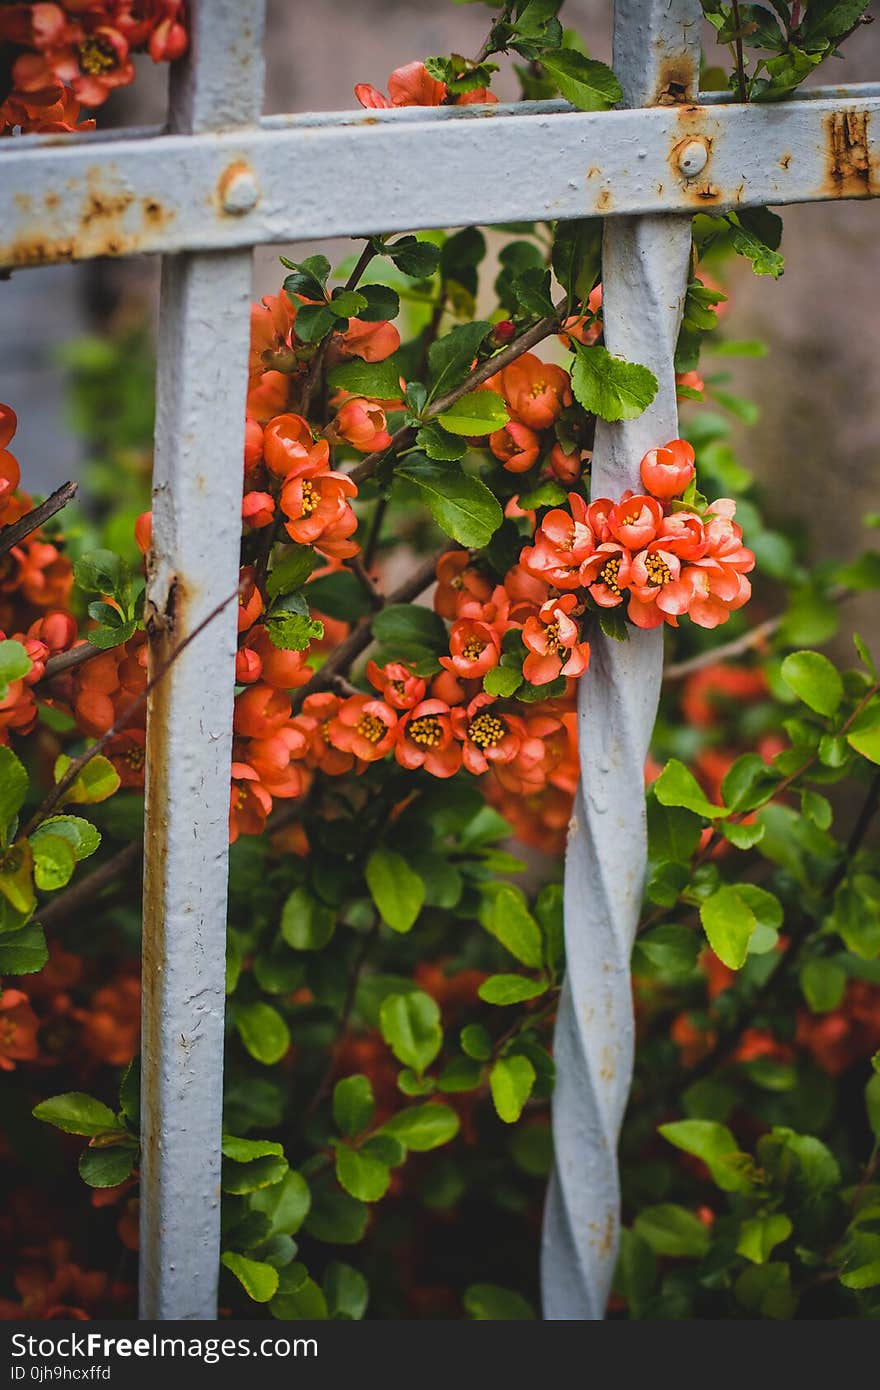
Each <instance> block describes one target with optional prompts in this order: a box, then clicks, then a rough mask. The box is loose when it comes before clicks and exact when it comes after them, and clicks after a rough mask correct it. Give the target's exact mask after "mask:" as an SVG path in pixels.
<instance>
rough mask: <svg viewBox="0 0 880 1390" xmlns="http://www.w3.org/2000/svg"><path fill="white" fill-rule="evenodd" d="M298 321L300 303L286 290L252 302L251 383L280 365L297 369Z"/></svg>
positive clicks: (274, 370) (249, 363) (253, 384)
mask: <svg viewBox="0 0 880 1390" xmlns="http://www.w3.org/2000/svg"><path fill="white" fill-rule="evenodd" d="M295 323H296V306H295V305H294V304H293V302H292V300H291V299H290V298H289V297H288V296H287V294H285V292H284V291H283V290H282V292H281V293H280V294H267V295H264V297H263V298H262V299H261V300H260V302H259V304H252V305H251V344H250V356H249V358H248V376H249V382H250V386H251V387H254V386H256V385H257V384H258V383H259V381H260V378H261V377H262V376H263V374H264V373H265V372H269V371H271V372H276V371H278V370H279V368H281V369H283V370H284V371H295V370H296V353H295V350H294V325H295ZM285 388H286V383H285ZM258 418H259V417H258Z"/></svg>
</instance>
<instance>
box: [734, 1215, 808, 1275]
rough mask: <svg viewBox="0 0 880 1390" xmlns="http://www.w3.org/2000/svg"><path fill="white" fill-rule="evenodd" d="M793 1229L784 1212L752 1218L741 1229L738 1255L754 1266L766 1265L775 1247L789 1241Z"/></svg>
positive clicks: (737, 1248)
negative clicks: (743, 1256)
mask: <svg viewBox="0 0 880 1390" xmlns="http://www.w3.org/2000/svg"><path fill="white" fill-rule="evenodd" d="M793 1229H794V1228H793V1226H792V1224H791V1222H790V1221H789V1219H788V1217H787V1216H784V1215H783V1213H782V1212H776V1213H775V1214H774V1215H772V1216H755V1217H751V1218H750V1219H748V1220H746V1221H744V1222H743V1224H742V1226H741V1227H740V1232H739V1239H738V1241H737V1243H736V1250H737V1254H739V1255H745V1257H746V1259H747V1260H751V1262H752V1264H756V1265H762V1264H766V1262H767V1260H769V1258H770V1255H771V1252H772V1251H773V1248H774V1246H777V1245H780V1244H781V1243H782V1241H784V1240H788V1237H789V1236H790V1235H791V1233H792V1230H793Z"/></svg>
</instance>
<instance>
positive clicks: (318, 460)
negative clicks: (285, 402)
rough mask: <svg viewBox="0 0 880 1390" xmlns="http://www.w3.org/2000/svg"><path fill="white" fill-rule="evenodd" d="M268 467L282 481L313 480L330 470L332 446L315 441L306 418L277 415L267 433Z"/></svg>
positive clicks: (268, 426) (265, 441)
mask: <svg viewBox="0 0 880 1390" xmlns="http://www.w3.org/2000/svg"><path fill="white" fill-rule="evenodd" d="M263 455H264V457H265V460H266V466H267V467H268V468H269V469H270V471H271V472H272V473H274V474H275V475H276V476H277V477H279V478H284V479H289V478H291V477H293V478H301V477H302V478H313V477H314V476H315V474H317V473H324V472H326V470H327V469H328V468H329V466H330V445H329V444H328V443H327V441H326V439H318V440H314V439H313V438H312V431H311V429H310V428H309V424H308V421H307V420H304V419H303V417H302V415H276V416H275V418H274V420H271V421H270V422H269V424H268V425H267V426H266V428H265V430H264V431H263Z"/></svg>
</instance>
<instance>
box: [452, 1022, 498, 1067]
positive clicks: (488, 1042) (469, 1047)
mask: <svg viewBox="0 0 880 1390" xmlns="http://www.w3.org/2000/svg"><path fill="white" fill-rule="evenodd" d="M460 1041H461V1050H462V1052H465V1053H466V1054H467V1055H468V1057H473V1058H474V1059H475V1060H476V1061H478V1062H488V1060H489V1058H490V1057H491V1056H492V1039H491V1037H490V1035H489V1032H488V1030H487V1029H486V1028H484V1027H483V1025H482V1024H481V1023H468V1024H466V1025H465V1027H464V1028H462V1030H461V1039H460Z"/></svg>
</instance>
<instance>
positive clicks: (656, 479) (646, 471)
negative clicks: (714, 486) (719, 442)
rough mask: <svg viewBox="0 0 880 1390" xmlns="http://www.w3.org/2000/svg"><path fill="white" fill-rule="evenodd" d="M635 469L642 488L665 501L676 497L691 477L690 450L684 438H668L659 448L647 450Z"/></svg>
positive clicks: (692, 454) (692, 467)
mask: <svg viewBox="0 0 880 1390" xmlns="http://www.w3.org/2000/svg"><path fill="white" fill-rule="evenodd" d="M639 471H640V474H641V479H642V486H643V487H644V489H645V491H646V492H649V493H650V494H651V496H652V497H659V498H661V499H662V500H663V501H669V499H670V498H672V497H680V496H681V494H682V493H683V492H684V491H685V489H686V487H687V486H688V483H689V482H690V481H691V479H692V478H693V476H694V473H695V471H696V470H695V469H694V451H693V449H692V448H691V446H690V444H688V442H687V440H686V439H670V441H669V443H668V444H664V445H663V447H662V448H660V449H649V450H648V452H647V453H646V454H645V457H644V458H643V459H642V462H641V464H640V465H639Z"/></svg>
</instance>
